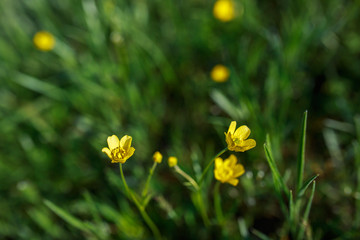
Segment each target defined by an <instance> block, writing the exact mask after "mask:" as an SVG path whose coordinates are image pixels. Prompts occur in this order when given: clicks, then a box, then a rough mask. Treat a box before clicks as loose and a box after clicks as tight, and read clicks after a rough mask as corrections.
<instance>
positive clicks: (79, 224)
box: [44, 200, 91, 233]
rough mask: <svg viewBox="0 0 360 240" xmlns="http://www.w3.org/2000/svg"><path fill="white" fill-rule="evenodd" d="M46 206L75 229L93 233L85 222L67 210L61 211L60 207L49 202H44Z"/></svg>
mask: <svg viewBox="0 0 360 240" xmlns="http://www.w3.org/2000/svg"><path fill="white" fill-rule="evenodd" d="M44 204H45V205H46V206H47V207H48V208H50V210H51V211H53V212H54V213H55V214H56V215H58V216H59V217H60V218H62V219H63V220H64V221H66V222H67V223H69V224H70V225H72V226H73V227H75V228H78V229H80V230H82V231H84V232H87V233H91V230H90V226H89V225H87V224H85V223H84V222H83V221H80V220H79V219H77V218H75V217H74V216H72V215H71V214H69V213H68V212H66V211H65V210H63V209H61V208H60V207H58V206H56V205H55V204H54V203H52V202H50V201H49V200H44Z"/></svg>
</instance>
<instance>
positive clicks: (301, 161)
mask: <svg viewBox="0 0 360 240" xmlns="http://www.w3.org/2000/svg"><path fill="white" fill-rule="evenodd" d="M306 123H307V111H305V112H304V117H303V122H302V128H301V137H300V145H299V153H298V160H297V179H296V190H297V192H299V191H300V189H301V187H302V181H303V177H304V165H305V141H306Z"/></svg>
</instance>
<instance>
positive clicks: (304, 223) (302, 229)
mask: <svg viewBox="0 0 360 240" xmlns="http://www.w3.org/2000/svg"><path fill="white" fill-rule="evenodd" d="M315 186H316V181H314V183H313V185H312V189H311V195H310V198H309V201H308V203H307V204H306V208H305V212H304V216H303V220H302V223H301V227H300V231H299V234H298V237H297V240H302V239H303V238H304V233H305V228H306V227H307V226H308V225H309V224H308V218H309V214H310V209H311V204H312V201H313V198H314V193H315Z"/></svg>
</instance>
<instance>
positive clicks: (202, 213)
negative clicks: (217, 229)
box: [195, 190, 210, 227]
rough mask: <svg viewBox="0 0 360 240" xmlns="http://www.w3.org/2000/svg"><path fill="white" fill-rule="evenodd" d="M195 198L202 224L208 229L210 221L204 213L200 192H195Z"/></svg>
mask: <svg viewBox="0 0 360 240" xmlns="http://www.w3.org/2000/svg"><path fill="white" fill-rule="evenodd" d="M195 194H196V195H195V197H196V201H197V205H198V207H199V210H200V214H201V217H202V219H203V221H204V224H205V226H206V227H208V226H209V225H210V220H209V217H208V215H207V212H206V208H205V206H206V205H205V203H204V199H203V197H202V195H201V192H200V190H198V191H196V193H195Z"/></svg>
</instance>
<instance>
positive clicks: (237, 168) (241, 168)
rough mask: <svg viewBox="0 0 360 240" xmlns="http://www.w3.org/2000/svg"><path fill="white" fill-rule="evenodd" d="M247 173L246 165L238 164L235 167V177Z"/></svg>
mask: <svg viewBox="0 0 360 240" xmlns="http://www.w3.org/2000/svg"><path fill="white" fill-rule="evenodd" d="M244 173H245V169H244V166H243V165H242V164H236V166H235V168H234V175H233V176H234V178H237V177H240V176H241V175H243V174H244Z"/></svg>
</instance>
